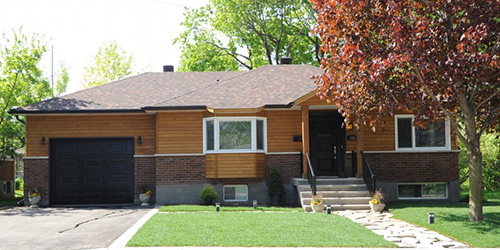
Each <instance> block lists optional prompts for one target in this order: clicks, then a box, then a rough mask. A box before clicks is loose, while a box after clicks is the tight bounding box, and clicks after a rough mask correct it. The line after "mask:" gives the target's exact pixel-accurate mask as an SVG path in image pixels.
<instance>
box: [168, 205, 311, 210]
mask: <svg viewBox="0 0 500 250" xmlns="http://www.w3.org/2000/svg"><path fill="white" fill-rule="evenodd" d="M201 211H205V212H213V211H215V206H213V205H212V206H201V205H175V206H163V207H161V208H160V212H201ZM220 211H222V212H224V211H227V212H230V211H233V212H242V211H253V212H256V211H260V212H262V211H281V212H303V211H304V210H303V209H302V208H300V207H293V208H286V207H257V209H253V207H236V206H235V207H231V206H221V207H220Z"/></svg>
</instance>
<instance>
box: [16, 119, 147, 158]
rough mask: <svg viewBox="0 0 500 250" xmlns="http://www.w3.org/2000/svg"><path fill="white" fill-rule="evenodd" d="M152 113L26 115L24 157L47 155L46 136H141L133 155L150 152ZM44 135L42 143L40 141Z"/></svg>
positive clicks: (47, 137) (47, 140)
mask: <svg viewBox="0 0 500 250" xmlns="http://www.w3.org/2000/svg"><path fill="white" fill-rule="evenodd" d="M155 132H156V130H155V116H154V115H92V116H87V115H73V116H58V115H52V116H49V115H48V116H27V117H26V156H28V157H35V156H48V155H49V145H48V144H49V138H85V137H86V138H89V137H134V139H135V140H134V141H136V140H137V137H138V136H141V137H142V143H141V144H137V143H136V144H135V146H134V147H135V154H136V155H153V154H154V153H155V149H156V133H155ZM42 137H45V140H46V141H45V145H41V143H40V140H41V138H42Z"/></svg>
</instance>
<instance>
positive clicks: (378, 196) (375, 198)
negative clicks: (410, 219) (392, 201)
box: [370, 189, 385, 204]
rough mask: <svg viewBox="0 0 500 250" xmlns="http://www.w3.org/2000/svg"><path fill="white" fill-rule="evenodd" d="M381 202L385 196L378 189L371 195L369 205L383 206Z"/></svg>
mask: <svg viewBox="0 0 500 250" xmlns="http://www.w3.org/2000/svg"><path fill="white" fill-rule="evenodd" d="M383 200H385V194H384V193H382V191H381V190H380V189H379V190H375V191H374V192H373V193H372V199H371V200H370V203H371V204H384V202H383Z"/></svg>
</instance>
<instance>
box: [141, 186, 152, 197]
mask: <svg viewBox="0 0 500 250" xmlns="http://www.w3.org/2000/svg"><path fill="white" fill-rule="evenodd" d="M142 193H143V194H145V195H151V194H152V193H153V192H151V190H150V189H149V188H148V187H142Z"/></svg>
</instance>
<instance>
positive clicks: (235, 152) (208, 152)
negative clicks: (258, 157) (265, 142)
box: [205, 150, 266, 155]
mask: <svg viewBox="0 0 500 250" xmlns="http://www.w3.org/2000/svg"><path fill="white" fill-rule="evenodd" d="M265 153H266V151H264V150H238V151H235V150H219V151H206V152H205V154H206V155H211V154H265Z"/></svg>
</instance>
